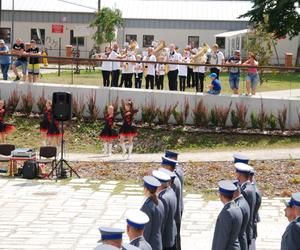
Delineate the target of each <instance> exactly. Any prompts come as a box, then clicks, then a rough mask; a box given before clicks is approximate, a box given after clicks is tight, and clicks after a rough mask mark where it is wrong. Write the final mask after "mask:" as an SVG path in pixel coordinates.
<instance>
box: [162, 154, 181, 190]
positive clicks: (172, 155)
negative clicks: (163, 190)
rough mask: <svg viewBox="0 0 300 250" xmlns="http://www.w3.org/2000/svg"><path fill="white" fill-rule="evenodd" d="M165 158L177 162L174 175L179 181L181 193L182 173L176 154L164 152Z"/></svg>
mask: <svg viewBox="0 0 300 250" xmlns="http://www.w3.org/2000/svg"><path fill="white" fill-rule="evenodd" d="M165 157H167V158H170V159H173V160H175V161H177V165H176V169H175V173H176V175H177V176H178V178H179V180H180V183H181V187H182V191H183V187H184V171H183V169H182V167H181V166H180V164H179V162H178V153H176V152H173V151H170V150H166V152H165Z"/></svg>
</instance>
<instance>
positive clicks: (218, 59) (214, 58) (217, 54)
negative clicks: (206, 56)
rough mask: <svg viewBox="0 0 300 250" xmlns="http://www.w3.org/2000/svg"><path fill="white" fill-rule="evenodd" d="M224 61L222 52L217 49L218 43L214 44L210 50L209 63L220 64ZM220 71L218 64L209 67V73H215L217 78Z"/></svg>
mask: <svg viewBox="0 0 300 250" xmlns="http://www.w3.org/2000/svg"><path fill="white" fill-rule="evenodd" d="M224 63H225V60H224V54H223V53H222V52H221V51H220V50H219V45H218V44H214V45H213V47H212V51H211V58H210V64H213V65H222V64H224ZM220 72H221V67H220V66H212V67H211V68H210V73H216V74H217V79H219V76H220Z"/></svg>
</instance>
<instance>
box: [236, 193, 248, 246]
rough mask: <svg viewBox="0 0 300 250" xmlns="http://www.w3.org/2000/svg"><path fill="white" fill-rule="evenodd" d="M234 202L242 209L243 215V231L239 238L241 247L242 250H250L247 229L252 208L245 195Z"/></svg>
mask: <svg viewBox="0 0 300 250" xmlns="http://www.w3.org/2000/svg"><path fill="white" fill-rule="evenodd" d="M234 201H235V203H236V204H237V205H238V207H239V208H240V209H241V211H242V214H243V221H242V227H241V231H240V233H239V237H238V238H239V243H240V247H241V250H248V241H247V234H246V228H247V225H248V223H249V219H250V207H249V205H248V203H247V201H246V199H245V198H244V196H243V195H240V196H239V197H237V198H236V199H235V200H234Z"/></svg>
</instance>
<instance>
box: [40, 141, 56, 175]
mask: <svg viewBox="0 0 300 250" xmlns="http://www.w3.org/2000/svg"><path fill="white" fill-rule="evenodd" d="M56 154H57V148H56V147H53V146H43V147H40V153H39V159H38V160H37V161H36V162H37V163H38V164H39V163H43V164H49V163H51V169H52V170H53V168H54V166H55V163H56Z"/></svg>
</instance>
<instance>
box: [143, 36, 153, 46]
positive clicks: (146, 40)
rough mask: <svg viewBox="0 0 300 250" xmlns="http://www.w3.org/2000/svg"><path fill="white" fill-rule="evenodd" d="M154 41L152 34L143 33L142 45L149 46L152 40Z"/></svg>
mask: <svg viewBox="0 0 300 250" xmlns="http://www.w3.org/2000/svg"><path fill="white" fill-rule="evenodd" d="M153 41H154V36H152V35H143V47H144V48H147V47H151V46H152V42H153Z"/></svg>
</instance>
